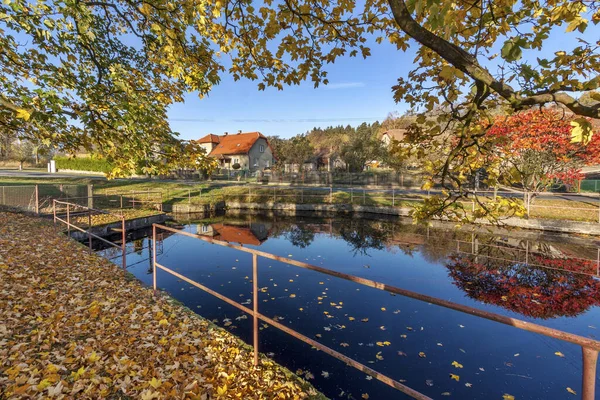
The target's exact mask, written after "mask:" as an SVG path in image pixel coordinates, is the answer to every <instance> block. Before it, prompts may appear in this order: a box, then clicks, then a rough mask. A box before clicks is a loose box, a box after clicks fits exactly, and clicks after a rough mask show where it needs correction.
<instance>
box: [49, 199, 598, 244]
mask: <svg viewBox="0 0 600 400" xmlns="http://www.w3.org/2000/svg"><path fill="white" fill-rule="evenodd" d="M52 219H53V220H54V229H56V199H52ZM599 251H600V250H599Z"/></svg>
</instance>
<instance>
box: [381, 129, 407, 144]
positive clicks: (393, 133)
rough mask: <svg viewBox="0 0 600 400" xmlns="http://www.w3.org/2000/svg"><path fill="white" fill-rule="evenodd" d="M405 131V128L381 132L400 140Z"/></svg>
mask: <svg viewBox="0 0 600 400" xmlns="http://www.w3.org/2000/svg"><path fill="white" fill-rule="evenodd" d="M406 132H407V130H406V129H390V130H387V131H385V132H383V135H388V136H389V138H390V139H393V140H397V141H399V142H401V141H402V140H404V135H406ZM383 135H382V136H383Z"/></svg>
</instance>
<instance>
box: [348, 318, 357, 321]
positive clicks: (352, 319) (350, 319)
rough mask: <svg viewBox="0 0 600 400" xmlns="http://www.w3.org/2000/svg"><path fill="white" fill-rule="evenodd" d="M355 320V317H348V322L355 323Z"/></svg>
mask: <svg viewBox="0 0 600 400" xmlns="http://www.w3.org/2000/svg"><path fill="white" fill-rule="evenodd" d="M355 319H356V318H354V317H348V320H349V321H354V320H355Z"/></svg>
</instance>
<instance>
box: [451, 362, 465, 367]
mask: <svg viewBox="0 0 600 400" xmlns="http://www.w3.org/2000/svg"><path fill="white" fill-rule="evenodd" d="M452 365H453V366H454V367H456V368H462V367H463V366H462V364H459V363H458V362H456V361H452Z"/></svg>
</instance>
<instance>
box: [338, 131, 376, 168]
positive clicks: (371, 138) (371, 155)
mask: <svg viewBox="0 0 600 400" xmlns="http://www.w3.org/2000/svg"><path fill="white" fill-rule="evenodd" d="M378 131H379V124H377V123H375V124H373V125H369V124H367V123H362V124H360V125H359V126H358V127H357V128H356V129H355V130H353V132H352V133H351V134H350V136H349V138H348V141H347V142H346V143H344V145H343V146H342V148H341V151H340V156H341V158H342V160H343V161H344V162H345V163H346V165H347V167H348V170H349V171H350V172H361V171H364V169H365V167H366V165H367V162H369V161H373V160H379V159H381V157H382V156H383V155H384V148H383V143H382V142H381V140H379V138H378V137H377V136H378V134H377V133H378Z"/></svg>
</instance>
